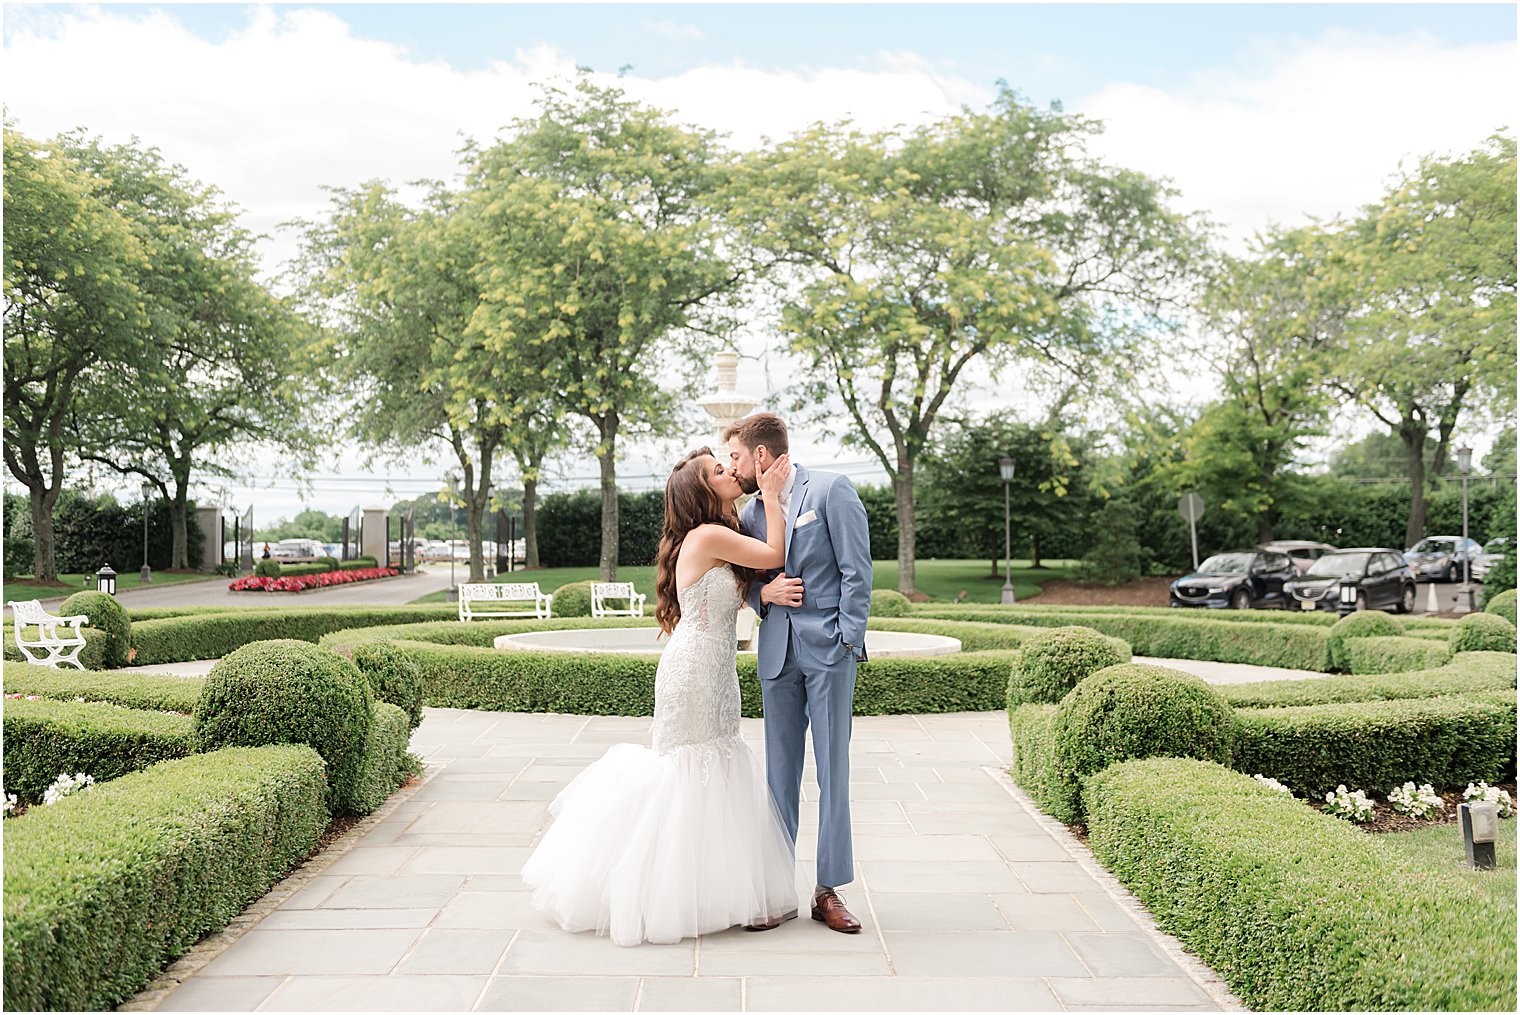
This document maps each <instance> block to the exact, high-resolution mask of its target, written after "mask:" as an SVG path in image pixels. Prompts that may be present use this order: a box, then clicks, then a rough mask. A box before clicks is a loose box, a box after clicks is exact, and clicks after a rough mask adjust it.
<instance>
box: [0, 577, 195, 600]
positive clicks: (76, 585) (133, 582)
mask: <svg viewBox="0 0 1520 1015" xmlns="http://www.w3.org/2000/svg"><path fill="white" fill-rule="evenodd" d="M29 577H30V575H18V576H16V577H15V578H14V579H10V580H7V581H6V583H5V585H4V589H3V593H0V594H3V595H4V597H5V599H4V601H5V602H10V601H12V600H23V599H62V598H63V597H65V596H70V595H73V594H74V593H75V592H80V591H83V590H84V589H93V588H94V587H95V576H94V575H93V574H88V575H84V574H62V575H59V576H58V580H59V581H60V582H62V583H63V584H64V586H67V587H65V588H60V587H59V586H57V585H33V584H32V583H30V582H28V581H27V579H28V578H29ZM216 577H218V576H217V575H213V574H203V573H201V572H199V571H197V572H194V573H191V574H177V573H174V572H172V571H154V572H153V582H152V584H153V585H180V584H183V583H185V582H200V581H208V580H210V579H212V578H216ZM224 580H225V579H224ZM141 584H142V583H141V582H140V581H139V580H138V572H137V571H136V570H135V569H134V570H132V571H124V572H121V573H119V574H117V576H116V591H118V592H120V591H122V590H123V589H135V588H138V587H140V586H141Z"/></svg>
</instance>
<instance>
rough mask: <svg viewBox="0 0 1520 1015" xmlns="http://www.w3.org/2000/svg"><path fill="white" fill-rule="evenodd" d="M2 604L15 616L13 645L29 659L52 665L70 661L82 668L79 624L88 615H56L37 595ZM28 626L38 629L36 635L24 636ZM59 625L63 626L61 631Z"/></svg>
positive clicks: (81, 635)
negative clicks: (34, 636)
mask: <svg viewBox="0 0 1520 1015" xmlns="http://www.w3.org/2000/svg"><path fill="white" fill-rule="evenodd" d="M5 605H7V606H9V607H10V608H11V616H12V618H13V619H14V620H15V624H16V647H17V648H18V649H20V650H21V654H22V655H24V656H26V659H27V661H28V662H32V663H37V664H38V665H40V666H55V667H56V666H61V665H63V664H64V663H69V664H71V665H73V666H77V667H79V668H80V669H81V670H82V669H84V663H82V662H80V661H79V652H80V650H81V649H83V648H84V632H82V631H81V630H80V628H81V627H82V626H83V625H85V624H88V623H89V622H90V618H89V617H86V616H83V615H80V616H77V617H55V616H53V615H52V614H51V613H49V612H48V611H47V610H44V609H43V608H42V601H41V600H40V599H27V600H23V601H22V602H10V603H6V604H5ZM29 627H35V628H36V629H37V637H36V639H30V638H27V637H25V634H26V630H27V628H29ZM60 627H62V628H65V630H64V631H62V632H61V633H60V632H59V628H60Z"/></svg>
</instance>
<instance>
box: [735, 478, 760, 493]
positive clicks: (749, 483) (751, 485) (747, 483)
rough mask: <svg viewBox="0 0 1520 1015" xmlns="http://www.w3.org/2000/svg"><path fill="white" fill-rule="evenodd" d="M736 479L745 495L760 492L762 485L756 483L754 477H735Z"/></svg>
mask: <svg viewBox="0 0 1520 1015" xmlns="http://www.w3.org/2000/svg"><path fill="white" fill-rule="evenodd" d="M734 479H735V480H737V481H738V483H739V489H741V490H743V491H744V492H745V493H751V494H753V493H759V492H760V484H759V483H757V482H755V477H754V476H735V477H734Z"/></svg>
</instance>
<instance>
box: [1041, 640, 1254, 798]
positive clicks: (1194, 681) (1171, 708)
mask: <svg viewBox="0 0 1520 1015" xmlns="http://www.w3.org/2000/svg"><path fill="white" fill-rule="evenodd" d="M1052 736H1053V739H1054V742H1055V762H1056V767H1057V769H1058V770H1059V771H1062V772H1065V773H1068V774H1070V775H1071V776H1074V777H1076V778H1078V779H1080V778H1081V777H1083V776H1087V775H1092V774H1093V773H1095V772H1101V771H1102V770H1103V769H1105V768H1107V767H1108V766H1109V765H1112V764H1114V763H1115V762H1119V761H1128V760H1129V759H1131V758H1149V757H1158V756H1161V757H1172V758H1199V759H1202V760H1204V761H1217V762H1219V763H1220V764H1229V761H1230V755H1231V752H1232V749H1233V746H1234V739H1235V719H1234V714H1233V713H1232V712H1231V710H1230V706H1229V704H1228V703H1227V702H1226V701H1225V700H1224V698H1222V697H1221V696H1220V695H1219V692H1217V691H1215V690H1214V689H1213V688H1212V687H1210V686H1209V685H1208V684H1205V683H1204V682H1203V681H1202V680H1199V679H1198V678H1197V677H1195V676H1192V675H1191V674H1188V673H1183V672H1181V671H1180V670H1173V669H1169V668H1167V667H1165V666H1150V665H1146V664H1142V663H1123V664H1121V665H1119V666H1110V667H1108V668H1107V669H1102V670H1099V671H1098V672H1096V673H1094V674H1092V675H1091V676H1089V677H1088V678H1087V679H1085V680H1083V681H1081V682H1080V683H1078V684H1077V686H1076V687H1074V688H1072V689H1071V691H1070V692H1069V693H1068V694H1067V695H1066V697H1065V698H1063V699H1061V704H1060V705H1059V706H1057V708H1056V717H1055V725H1054V727H1053V729H1052Z"/></svg>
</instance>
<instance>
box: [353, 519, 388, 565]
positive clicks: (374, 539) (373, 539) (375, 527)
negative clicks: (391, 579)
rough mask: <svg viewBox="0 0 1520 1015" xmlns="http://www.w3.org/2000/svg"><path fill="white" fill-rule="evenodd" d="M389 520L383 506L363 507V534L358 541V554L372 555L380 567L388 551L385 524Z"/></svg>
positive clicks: (363, 555) (386, 557)
mask: <svg viewBox="0 0 1520 1015" xmlns="http://www.w3.org/2000/svg"><path fill="white" fill-rule="evenodd" d="M389 521H390V514H389V513H388V512H387V511H386V510H385V508H383V507H367V508H365V509H364V534H363V538H362V541H361V542H360V543H359V556H361V557H374V558H375V560H376V561H377V562H379V565H380V566H381V567H384V566H385V562H386V560H387V559H389V558H388V554H389V552H390V547H389V545H388V543H387V542H386V526H387V523H388V522H389Z"/></svg>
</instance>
